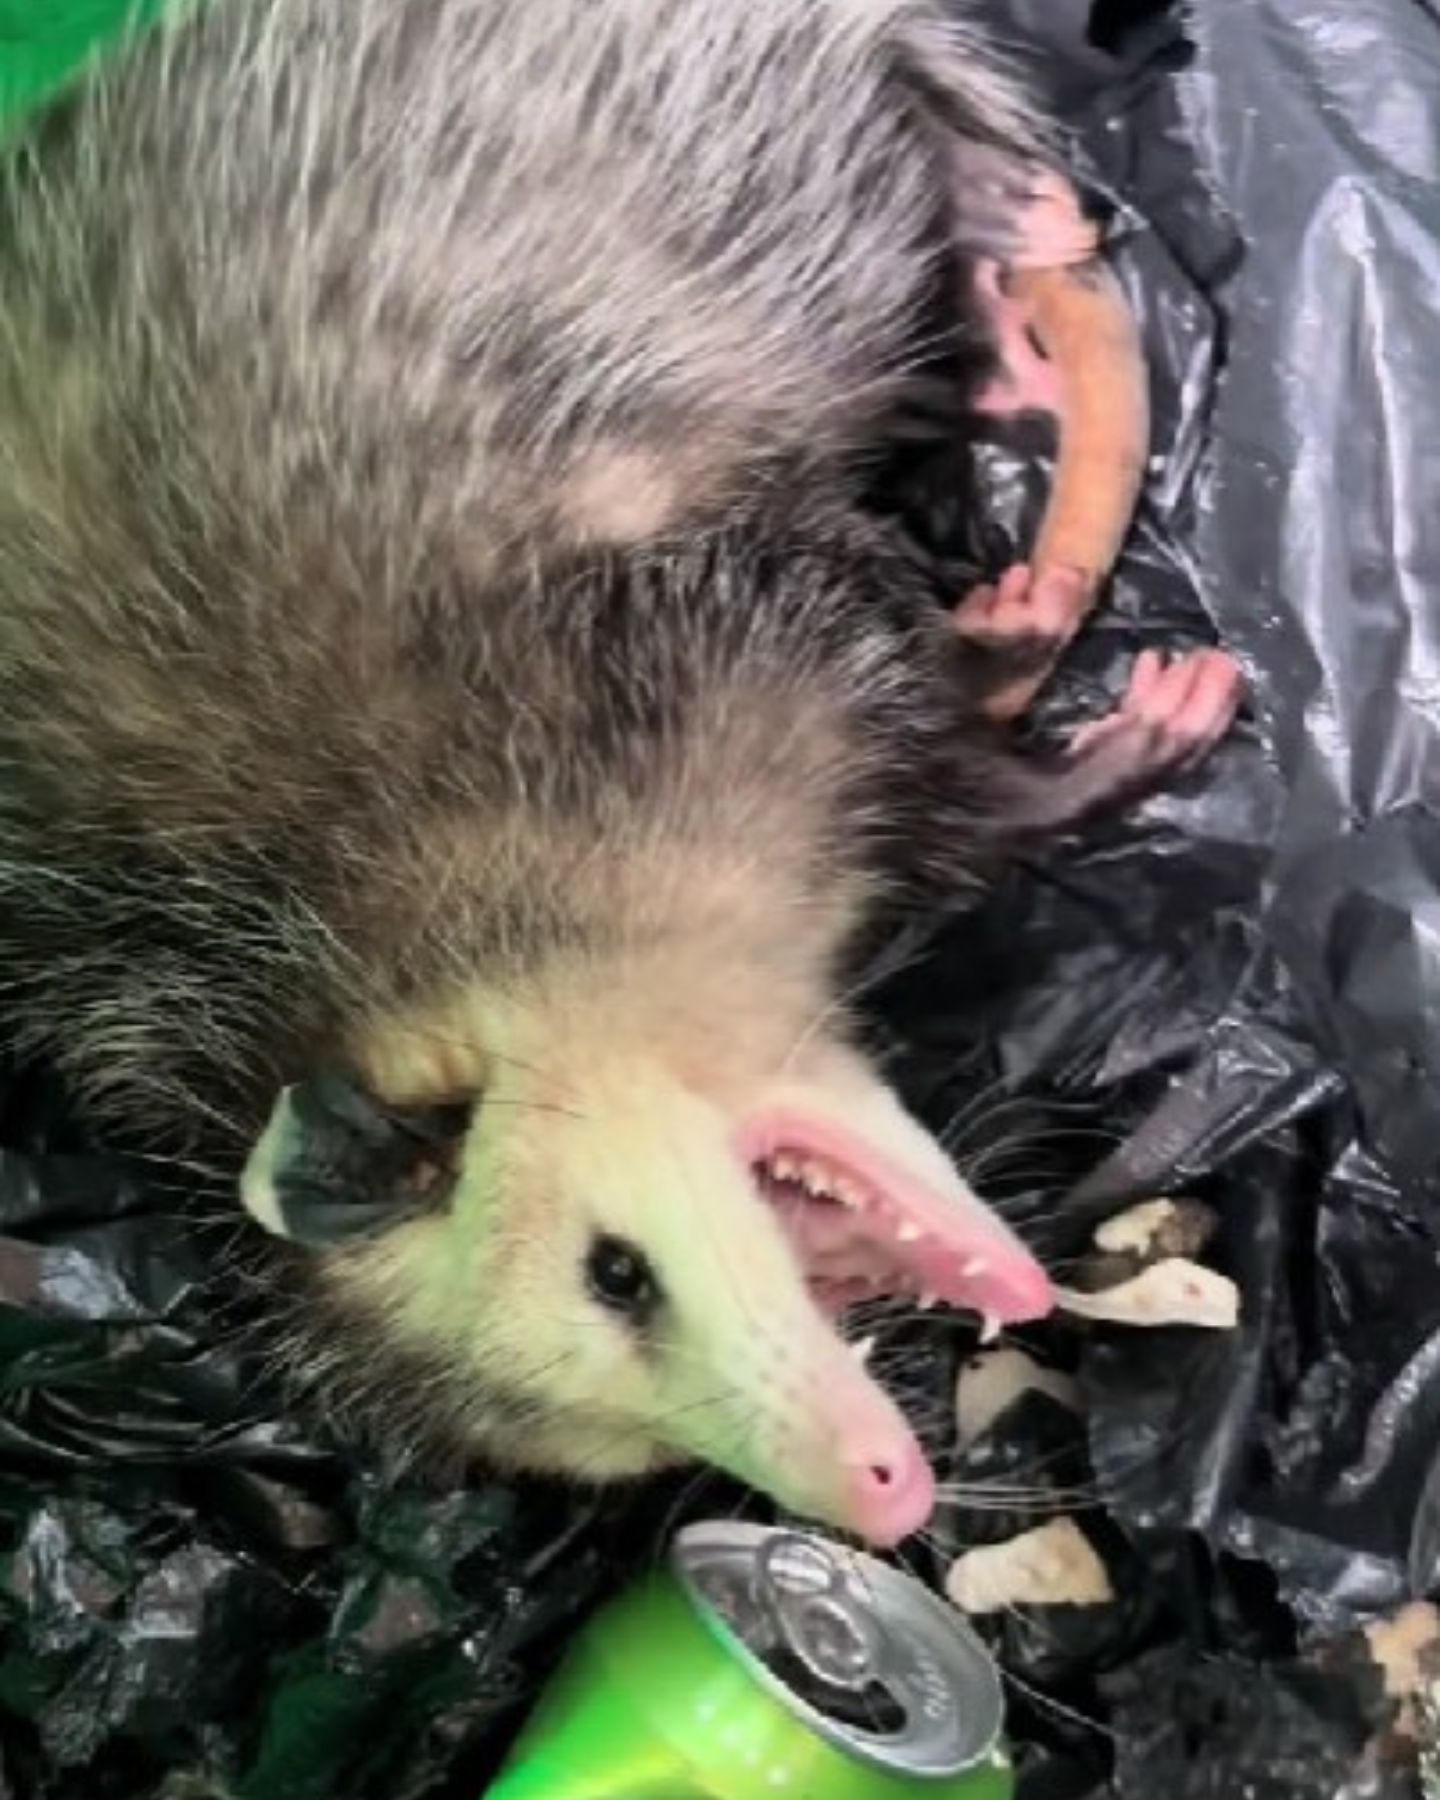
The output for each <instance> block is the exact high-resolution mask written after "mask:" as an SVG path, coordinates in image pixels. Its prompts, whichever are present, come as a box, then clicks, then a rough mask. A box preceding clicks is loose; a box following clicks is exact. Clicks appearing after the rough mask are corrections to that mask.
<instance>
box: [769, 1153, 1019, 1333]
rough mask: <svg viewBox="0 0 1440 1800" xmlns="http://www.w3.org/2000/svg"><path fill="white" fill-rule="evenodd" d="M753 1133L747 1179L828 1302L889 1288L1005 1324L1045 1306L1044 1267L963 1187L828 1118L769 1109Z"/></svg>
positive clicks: (847, 1303) (854, 1300)
mask: <svg viewBox="0 0 1440 1800" xmlns="http://www.w3.org/2000/svg"><path fill="white" fill-rule="evenodd" d="M758 1141H759V1144H760V1145H763V1148H760V1149H759V1151H758V1154H757V1153H755V1151H754V1150H752V1152H751V1154H750V1157H749V1162H750V1169H751V1173H752V1175H753V1178H754V1180H755V1183H756V1185H757V1187H758V1188H759V1190H760V1192H761V1193H762V1194H763V1195H764V1196H765V1198H766V1199H767V1200H769V1201H770V1203H771V1204H772V1205H773V1206H774V1207H775V1209H776V1211H777V1212H778V1213H779V1215H780V1217H781V1219H782V1221H783V1222H784V1225H785V1227H786V1230H787V1231H788V1233H789V1235H790V1238H791V1241H792V1242H793V1244H794V1245H795V1248H796V1252H797V1254H798V1255H799V1258H800V1260H801V1263H802V1264H803V1266H804V1268H805V1271H806V1275H807V1277H808V1280H809V1284H810V1289H811V1292H812V1293H813V1294H814V1295H815V1298H816V1299H817V1300H818V1301H819V1303H820V1304H821V1305H822V1306H823V1307H824V1308H825V1310H826V1311H827V1312H830V1313H837V1314H838V1313H840V1312H843V1311H845V1310H846V1309H847V1308H848V1307H851V1306H855V1305H857V1304H859V1303H860V1302H862V1301H869V1300H877V1299H882V1298H886V1297H898V1298H909V1299H911V1300H913V1301H914V1303H915V1304H916V1305H918V1306H920V1307H922V1308H923V1307H928V1306H933V1305H935V1304H936V1303H937V1302H942V1303H944V1304H946V1305H949V1306H963V1307H968V1308H971V1309H973V1310H974V1311H976V1312H978V1313H980V1314H981V1316H982V1317H983V1318H984V1319H986V1320H987V1321H990V1320H995V1321H1000V1322H1004V1323H1019V1322H1020V1321H1023V1320H1026V1319H1033V1318H1037V1317H1041V1316H1043V1315H1044V1314H1045V1313H1047V1312H1048V1311H1049V1310H1050V1307H1051V1304H1052V1297H1051V1294H1050V1287H1049V1282H1048V1280H1047V1279H1046V1276H1045V1273H1044V1271H1043V1270H1042V1269H1041V1268H1040V1266H1039V1264H1038V1263H1036V1262H1035V1261H1034V1260H1033V1258H1031V1257H1030V1256H1029V1254H1028V1253H1027V1252H1026V1251H1025V1249H1024V1247H1023V1245H1021V1244H1020V1243H1019V1241H1018V1240H1017V1239H1016V1238H1014V1237H1013V1236H1012V1234H1011V1233H1010V1231H1009V1230H1008V1228H1007V1227H1006V1226H1005V1225H1003V1224H1002V1223H1001V1221H1000V1220H999V1218H998V1217H997V1216H996V1215H995V1214H993V1213H992V1212H991V1211H990V1210H989V1209H988V1208H987V1207H986V1206H984V1204H983V1203H982V1202H981V1201H979V1200H978V1199H976V1198H975V1196H974V1195H972V1194H970V1193H969V1192H968V1191H966V1190H964V1189H963V1188H962V1189H961V1190H960V1192H959V1193H958V1194H956V1195H950V1194H946V1193H944V1192H941V1191H937V1190H936V1189H933V1188H931V1187H930V1186H929V1185H928V1184H927V1183H924V1182H921V1181H920V1180H918V1179H917V1178H916V1177H915V1176H914V1175H912V1174H910V1173H908V1172H907V1171H904V1170H901V1169H899V1168H897V1167H896V1166H895V1164H894V1163H892V1162H891V1161H890V1160H889V1159H888V1158H886V1157H883V1156H881V1155H880V1154H879V1153H877V1152H876V1151H875V1150H873V1149H872V1148H871V1147H870V1146H868V1145H866V1144H864V1143H862V1142H860V1141H859V1140H858V1139H856V1138H855V1137H853V1136H852V1135H851V1134H850V1133H849V1132H846V1131H843V1130H842V1129H841V1128H839V1127H837V1126H835V1125H834V1124H832V1123H830V1122H829V1121H818V1120H813V1119H799V1118H793V1117H792V1118H785V1119H781V1120H772V1121H770V1122H768V1124H767V1126H766V1128H765V1130H764V1131H763V1133H762V1134H759V1138H758Z"/></svg>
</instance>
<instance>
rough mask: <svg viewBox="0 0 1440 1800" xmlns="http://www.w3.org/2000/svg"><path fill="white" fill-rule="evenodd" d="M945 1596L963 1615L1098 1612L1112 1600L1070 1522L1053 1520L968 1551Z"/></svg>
mask: <svg viewBox="0 0 1440 1800" xmlns="http://www.w3.org/2000/svg"><path fill="white" fill-rule="evenodd" d="M945 1592H946V1593H947V1594H948V1595H949V1596H950V1598H951V1599H952V1600H953V1601H954V1602H955V1604H956V1605H957V1606H958V1607H959V1608H960V1610H961V1611H962V1612H967V1613H987V1612H1001V1611H1004V1610H1005V1609H1006V1608H1007V1607H1012V1606H1103V1605H1104V1604H1105V1603H1106V1602H1107V1601H1109V1600H1113V1599H1114V1598H1115V1591H1114V1589H1113V1588H1112V1587H1111V1586H1110V1579H1109V1577H1108V1576H1107V1575H1106V1573H1105V1565H1104V1563H1102V1562H1101V1560H1100V1558H1099V1557H1098V1556H1097V1555H1096V1554H1095V1551H1094V1549H1093V1548H1092V1546H1091V1544H1090V1542H1089V1540H1088V1539H1087V1538H1086V1536H1085V1534H1084V1533H1083V1532H1082V1531H1081V1530H1080V1528H1079V1526H1077V1525H1076V1523H1075V1521H1074V1520H1073V1519H1052V1520H1051V1521H1050V1523H1049V1524H1048V1525H1037V1526H1036V1527H1035V1529H1034V1530H1033V1531H1025V1532H1022V1533H1021V1534H1020V1536H1019V1537H1013V1538H1008V1539H1007V1540H1006V1541H1005V1542H1004V1543H1003V1544H982V1545H980V1546H979V1548H978V1549H975V1550H967V1551H966V1552H965V1553H964V1555H963V1556H959V1557H957V1558H956V1559H955V1561H954V1562H953V1563H952V1564H951V1566H950V1573H949V1574H948V1575H947V1576H946V1577H945Z"/></svg>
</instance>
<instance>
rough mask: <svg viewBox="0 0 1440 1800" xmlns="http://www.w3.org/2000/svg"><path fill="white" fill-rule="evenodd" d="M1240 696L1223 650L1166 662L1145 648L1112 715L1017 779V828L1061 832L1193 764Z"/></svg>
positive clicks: (1221, 730) (1216, 737) (1237, 676)
mask: <svg viewBox="0 0 1440 1800" xmlns="http://www.w3.org/2000/svg"><path fill="white" fill-rule="evenodd" d="M1243 695H1244V680H1243V677H1242V676H1241V673H1240V668H1239V665H1238V664H1237V663H1236V662H1235V660H1234V659H1233V658H1232V657H1230V656H1227V655H1226V654H1225V652H1224V651H1223V650H1196V651H1192V652H1191V653H1190V654H1188V655H1185V656H1178V657H1176V658H1175V659H1174V660H1173V661H1169V662H1167V661H1166V660H1165V658H1164V657H1162V656H1160V655H1159V654H1157V652H1155V651H1154V650H1147V651H1145V652H1144V653H1143V654H1142V655H1141V656H1139V657H1138V658H1137V659H1136V663H1135V668H1134V671H1133V673H1132V675H1131V677H1130V686H1129V687H1128V689H1127V690H1126V693H1125V697H1124V699H1123V700H1122V701H1121V702H1120V704H1119V706H1117V707H1116V708H1115V710H1114V712H1111V713H1107V714H1106V716H1105V717H1104V718H1103V719H1096V720H1095V721H1094V722H1093V723H1091V724H1089V725H1083V726H1082V727H1081V728H1080V730H1079V731H1077V732H1076V733H1075V734H1074V736H1073V737H1072V738H1071V740H1070V744H1069V746H1068V748H1067V750H1066V754H1065V757H1064V759H1063V761H1062V762H1061V763H1060V764H1059V765H1058V766H1051V767H1049V768H1042V767H1039V766H1037V767H1036V768H1035V769H1034V770H1033V772H1032V773H1031V775H1030V776H1029V778H1028V779H1025V778H1022V779H1021V781H1020V783H1019V786H1018V789H1017V796H1016V803H1015V814H1016V819H1017V824H1018V826H1019V828H1020V829H1021V830H1022V831H1024V830H1027V829H1028V830H1035V831H1041V832H1052V831H1055V830H1059V829H1066V828H1068V827H1070V826H1072V825H1076V824H1078V823H1079V822H1080V821H1081V820H1082V819H1083V818H1084V817H1085V816H1086V815H1087V814H1089V813H1092V812H1094V811H1096V810H1097V809H1104V810H1106V811H1108V810H1110V809H1112V808H1114V807H1116V806H1119V805H1121V804H1123V803H1124V802H1126V801H1129V800H1134V799H1138V798H1139V797H1140V796H1141V795H1142V794H1143V793H1144V792H1145V790H1147V789H1149V788H1153V787H1154V786H1155V785H1156V784H1157V783H1158V782H1159V781H1160V780H1161V779H1162V778H1163V777H1165V776H1170V775H1175V774H1178V773H1180V772H1181V771H1182V770H1184V769H1187V768H1191V767H1193V766H1194V765H1195V764H1197V763H1199V762H1201V761H1202V760H1203V759H1204V758H1205V757H1206V756H1207V755H1208V754H1209V752H1210V751H1211V750H1213V749H1214V748H1215V746H1216V745H1217V744H1218V743H1219V741H1220V740H1221V738H1223V737H1224V735H1225V733H1226V732H1227V731H1228V730H1229V728H1230V726H1231V724H1232V723H1233V721H1234V719H1235V715H1236V713H1237V712H1238V711H1239V709H1240V702H1241V699H1242V698H1243Z"/></svg>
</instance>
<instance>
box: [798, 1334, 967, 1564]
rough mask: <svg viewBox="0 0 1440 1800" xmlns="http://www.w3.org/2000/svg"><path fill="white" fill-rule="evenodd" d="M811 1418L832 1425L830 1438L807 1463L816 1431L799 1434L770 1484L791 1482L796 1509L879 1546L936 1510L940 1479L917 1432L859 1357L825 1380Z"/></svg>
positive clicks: (896, 1538) (906, 1533) (896, 1540)
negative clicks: (850, 1368)
mask: <svg viewBox="0 0 1440 1800" xmlns="http://www.w3.org/2000/svg"><path fill="white" fill-rule="evenodd" d="M849 1354H850V1352H849V1351H848V1350H847V1352H846V1355H847V1356H848V1355H849ZM812 1392H813V1390H812ZM811 1417H812V1419H813V1421H814V1424H815V1425H818V1426H820V1427H821V1428H822V1429H825V1428H826V1427H828V1431H827V1438H828V1442H826V1441H824V1440H822V1444H823V1448H821V1449H820V1452H819V1455H818V1456H817V1457H816V1462H815V1464H814V1465H813V1466H811V1467H806V1466H805V1464H806V1459H807V1449H808V1444H807V1439H809V1438H810V1433H809V1432H808V1431H803V1430H802V1431H801V1432H800V1433H798V1434H797V1435H796V1437H795V1438H793V1439H792V1459H791V1460H790V1466H789V1467H787V1468H784V1469H782V1470H779V1471H777V1472H776V1476H775V1478H773V1479H772V1482H771V1484H770V1485H771V1486H772V1488H773V1489H776V1490H778V1491H781V1492H782V1493H783V1491H784V1489H785V1488H786V1487H789V1486H793V1488H794V1490H795V1491H794V1496H793V1499H792V1501H791V1504H792V1505H795V1506H796V1507H797V1509H798V1510H801V1511H807V1512H810V1513H812V1514H814V1515H815V1516H817V1517H820V1518H822V1519H824V1520H825V1521H826V1522H827V1523H829V1524H832V1525H834V1526H836V1527H838V1528H839V1529H840V1530H842V1531H852V1532H854V1533H856V1535H857V1536H859V1537H862V1538H864V1539H865V1540H866V1541H867V1542H868V1543H871V1544H874V1545H875V1546H876V1547H877V1548H880V1549H888V1548H890V1547H891V1546H893V1545H895V1544H898V1543H900V1542H901V1541H902V1540H903V1539H905V1538H907V1537H909V1536H910V1535H911V1534H912V1533H913V1532H916V1531H919V1530H920V1529H921V1528H922V1527H923V1526H924V1524H925V1523H926V1521H927V1520H928V1519H929V1517H930V1514H931V1512H932V1511H933V1510H934V1506H935V1477H934V1475H933V1473H932V1472H931V1469H930V1464H929V1462H928V1461H927V1460H926V1457H925V1454H924V1452H923V1451H922V1449H921V1448H920V1445H919V1443H918V1442H917V1440H916V1438H915V1434H914V1432H913V1431H911V1429H910V1427H909V1426H908V1425H907V1424H906V1422H905V1420H904V1418H903V1417H902V1416H901V1414H900V1412H899V1410H898V1409H897V1408H896V1407H895V1406H894V1405H892V1403H891V1402H890V1400H889V1399H888V1398H887V1397H886V1396H885V1395H884V1394H883V1393H882V1392H881V1391H880V1389H879V1388H878V1387H877V1386H876V1385H875V1384H874V1383H873V1382H872V1381H871V1380H870V1379H869V1377H868V1376H866V1375H865V1373H864V1371H863V1369H862V1368H861V1367H860V1365H859V1363H858V1362H856V1364H855V1368H854V1372H853V1374H852V1375H851V1376H850V1378H849V1379H848V1380H846V1379H844V1378H841V1379H839V1380H837V1379H834V1378H833V1377H832V1378H830V1379H828V1380H826V1381H825V1383H824V1396H823V1398H818V1397H817V1398H816V1399H815V1400H814V1401H812V1406H811ZM827 1452H828V1454H827ZM810 1454H812V1455H814V1454H815V1453H814V1452H813V1451H812V1452H810Z"/></svg>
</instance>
